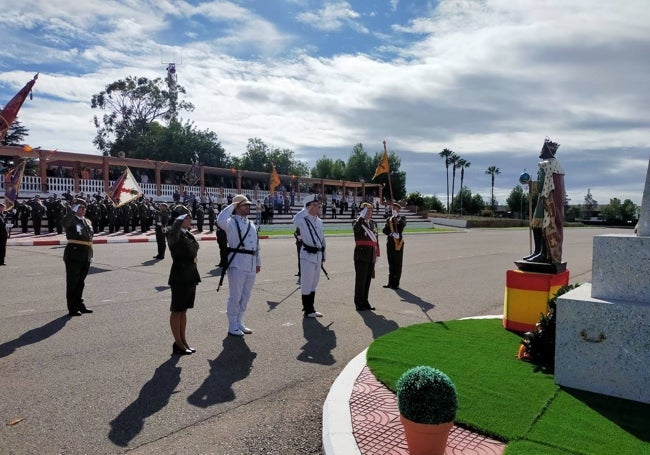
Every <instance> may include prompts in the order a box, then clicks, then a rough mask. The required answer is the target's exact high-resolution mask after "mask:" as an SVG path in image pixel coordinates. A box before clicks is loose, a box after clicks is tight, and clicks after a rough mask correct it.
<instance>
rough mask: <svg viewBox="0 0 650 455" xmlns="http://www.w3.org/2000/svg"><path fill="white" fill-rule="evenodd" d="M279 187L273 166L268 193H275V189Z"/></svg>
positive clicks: (278, 177)
mask: <svg viewBox="0 0 650 455" xmlns="http://www.w3.org/2000/svg"><path fill="white" fill-rule="evenodd" d="M279 185H280V176H279V175H278V171H276V170H275V165H274V166H273V172H271V181H270V182H269V192H270V193H272V192H273V191H275V188H276V187H277V186H279Z"/></svg>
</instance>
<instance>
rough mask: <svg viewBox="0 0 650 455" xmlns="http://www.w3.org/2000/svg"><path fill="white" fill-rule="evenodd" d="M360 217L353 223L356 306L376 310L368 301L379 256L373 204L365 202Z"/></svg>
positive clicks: (359, 309)
mask: <svg viewBox="0 0 650 455" xmlns="http://www.w3.org/2000/svg"><path fill="white" fill-rule="evenodd" d="M359 208H360V209H361V212H360V213H359V217H358V218H357V219H356V220H355V221H354V223H353V224H352V230H353V231H354V272H355V279H354V306H355V307H356V309H357V311H366V310H374V309H375V307H373V306H370V302H368V294H369V293H370V282H371V281H372V279H373V278H374V277H375V262H377V257H378V256H379V243H378V242H377V225H376V223H375V222H374V220H373V219H372V210H373V207H372V204H371V203H369V202H363V203H362V204H361V205H360V206H359Z"/></svg>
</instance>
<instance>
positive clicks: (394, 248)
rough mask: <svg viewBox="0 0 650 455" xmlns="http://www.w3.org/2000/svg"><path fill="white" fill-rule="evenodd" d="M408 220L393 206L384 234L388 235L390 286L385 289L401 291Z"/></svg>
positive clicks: (387, 255) (387, 253)
mask: <svg viewBox="0 0 650 455" xmlns="http://www.w3.org/2000/svg"><path fill="white" fill-rule="evenodd" d="M405 227H406V218H405V217H403V216H401V215H400V214H399V208H398V206H393V210H392V212H391V215H390V216H389V217H388V219H387V220H386V225H385V226H384V229H383V231H382V232H383V233H384V234H386V235H387V236H388V237H387V240H386V258H387V260H388V284H386V285H384V287H385V288H391V289H399V281H400V278H401V277H402V261H403V259H404V237H403V235H402V234H403V232H404V228H405Z"/></svg>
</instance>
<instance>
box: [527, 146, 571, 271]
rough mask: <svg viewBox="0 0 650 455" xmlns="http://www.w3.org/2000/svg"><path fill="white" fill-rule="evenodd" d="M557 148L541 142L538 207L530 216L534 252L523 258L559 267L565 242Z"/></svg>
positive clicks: (562, 190) (562, 178) (561, 172)
mask: <svg viewBox="0 0 650 455" xmlns="http://www.w3.org/2000/svg"><path fill="white" fill-rule="evenodd" d="M558 147H560V144H558V143H557V142H553V141H551V140H550V139H548V138H547V139H545V140H544V145H543V146H542V151H541V153H540V155H539V158H540V160H541V161H540V162H539V171H538V172H537V182H536V185H535V186H536V190H537V193H538V196H537V205H536V206H535V211H534V212H533V219H532V221H531V228H532V230H533V239H534V241H535V251H534V252H533V254H532V255H530V256H527V257H525V258H524V260H525V261H528V262H538V263H547V264H559V263H561V262H562V240H563V238H564V231H563V226H564V200H565V197H566V194H565V191H564V170H562V167H561V166H560V163H558V161H557V160H556V159H555V153H556V152H557V149H558Z"/></svg>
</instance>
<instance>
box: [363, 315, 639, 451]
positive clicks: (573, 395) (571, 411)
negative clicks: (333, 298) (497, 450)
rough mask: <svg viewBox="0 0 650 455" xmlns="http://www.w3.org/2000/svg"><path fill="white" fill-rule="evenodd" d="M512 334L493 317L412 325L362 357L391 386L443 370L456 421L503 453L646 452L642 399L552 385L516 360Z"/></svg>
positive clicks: (375, 344)
mask: <svg viewBox="0 0 650 455" xmlns="http://www.w3.org/2000/svg"><path fill="white" fill-rule="evenodd" d="M520 339H521V337H520V336H519V335H517V334H514V333H511V332H508V331H506V330H505V329H504V328H503V326H502V321H501V320H500V319H487V320H485V319H483V320H481V319H470V320H458V321H448V322H437V323H426V324H418V325H413V326H410V327H403V328H400V329H398V330H396V331H394V332H391V333H389V334H386V335H384V336H382V337H380V338H378V339H377V340H375V341H374V342H373V343H372V344H371V345H370V347H369V349H368V354H367V362H368V367H369V368H370V370H371V371H372V372H373V374H374V375H375V376H376V377H377V378H378V379H379V380H380V381H381V382H382V383H383V384H385V385H386V386H387V387H388V388H389V389H391V390H393V391H395V383H396V381H397V379H398V378H399V377H400V376H401V374H402V373H403V372H404V371H406V370H407V369H408V368H410V367H413V366H416V365H430V366H433V367H435V368H438V369H440V370H442V371H444V372H445V373H446V374H447V375H448V376H449V377H450V378H451V379H452V380H453V381H454V383H455V384H456V388H457V390H458V404H459V407H458V414H457V417H456V423H457V424H459V425H461V426H464V427H467V428H470V429H473V430H475V431H478V432H480V433H483V434H485V435H488V436H491V437H494V438H496V439H499V440H501V441H505V442H507V443H508V446H507V448H506V452H505V453H506V454H508V455H513V454H516V455H523V454H526V455H529V454H565V455H566V454H584V455H594V454H603V455H605V454H607V455H610V454H612V455H613V454H617V455H619V454H630V455H639V454H644V453H646V454H647V453H650V405H646V404H642V403H638V402H634V401H629V400H623V399H619V398H613V397H608V396H604V395H599V394H595V393H590V392H585V391H580V390H573V389H566V388H561V387H559V386H557V385H556V384H555V383H554V380H553V376H552V375H551V374H547V373H544V372H542V371H541V370H540V369H538V368H536V366H535V365H533V364H531V363H527V362H524V361H521V360H518V359H517V356H516V354H517V349H518V348H519V341H520Z"/></svg>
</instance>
